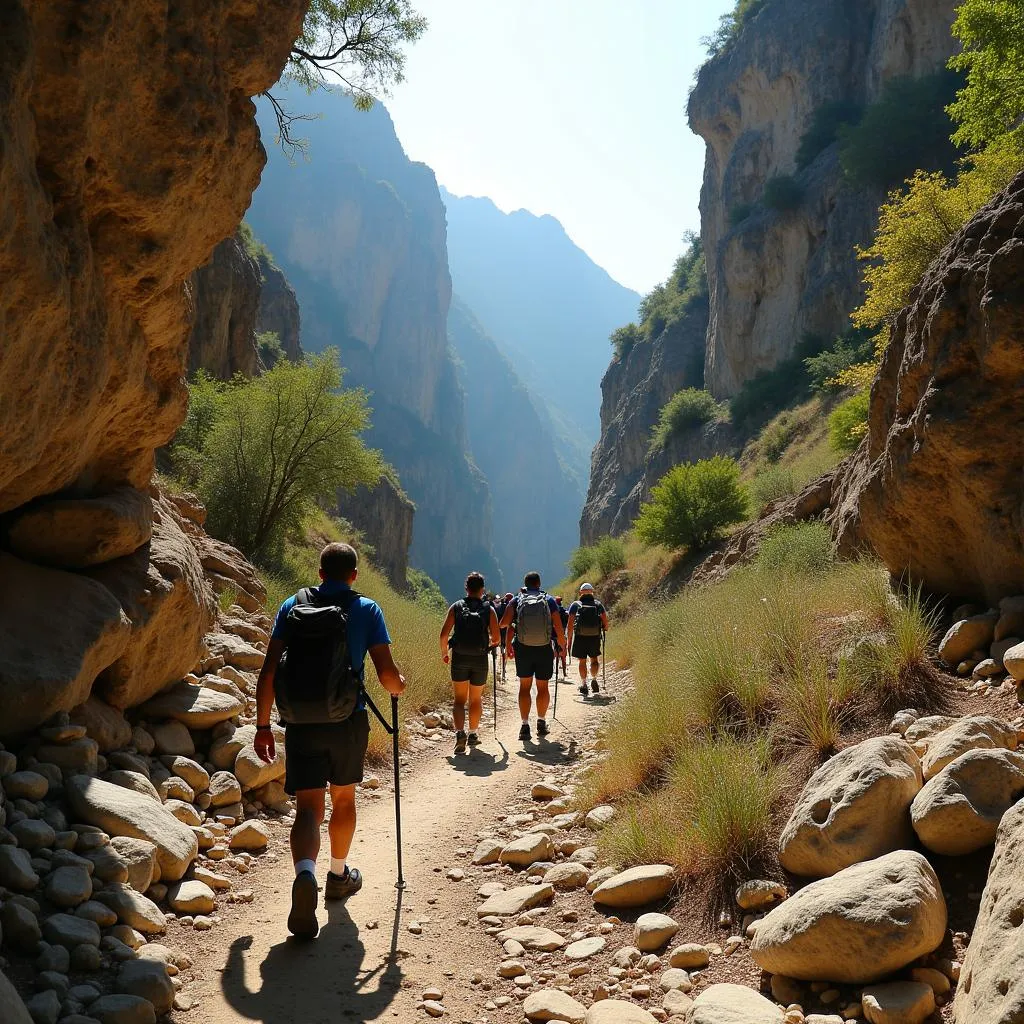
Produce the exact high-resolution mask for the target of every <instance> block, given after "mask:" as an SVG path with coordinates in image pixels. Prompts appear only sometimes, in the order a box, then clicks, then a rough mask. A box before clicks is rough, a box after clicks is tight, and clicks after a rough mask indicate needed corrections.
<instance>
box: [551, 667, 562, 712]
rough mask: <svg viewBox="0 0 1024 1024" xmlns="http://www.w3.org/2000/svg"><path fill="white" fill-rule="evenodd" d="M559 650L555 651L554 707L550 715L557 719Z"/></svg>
mask: <svg viewBox="0 0 1024 1024" xmlns="http://www.w3.org/2000/svg"><path fill="white" fill-rule="evenodd" d="M560 653H561V652H559V651H556V652H555V709H554V711H552V712H551V717H552V718H553V719H555V720H556V721H557V719H558V662H559V661H560V660H561V659H560Z"/></svg>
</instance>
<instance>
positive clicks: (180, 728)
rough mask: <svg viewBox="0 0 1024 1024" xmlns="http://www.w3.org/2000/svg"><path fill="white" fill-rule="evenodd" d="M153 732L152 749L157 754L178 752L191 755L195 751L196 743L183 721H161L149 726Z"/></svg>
mask: <svg viewBox="0 0 1024 1024" xmlns="http://www.w3.org/2000/svg"><path fill="white" fill-rule="evenodd" d="M150 732H151V733H152V734H153V749H154V750H155V751H156V752H157V753H158V754H179V755H181V756H182V757H191V756H192V755H193V754H194V753H195V752H196V745H195V743H194V742H193V740H192V735H191V733H189V731H188V727H187V726H186V725H185V724H184V723H183V722H174V721H171V722H161V723H160V724H159V725H154V726H151V727H150Z"/></svg>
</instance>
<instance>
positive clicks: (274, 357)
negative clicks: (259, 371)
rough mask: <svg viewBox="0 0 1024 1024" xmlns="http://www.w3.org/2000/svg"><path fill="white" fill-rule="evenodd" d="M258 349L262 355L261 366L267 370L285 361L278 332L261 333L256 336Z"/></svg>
mask: <svg viewBox="0 0 1024 1024" xmlns="http://www.w3.org/2000/svg"><path fill="white" fill-rule="evenodd" d="M256 349H257V351H258V352H259V355H260V365H261V366H262V367H263V369H265V370H269V369H271V368H272V367H274V366H276V365H277V364H278V363H279V362H280V361H281V360H282V359H284V349H283V348H282V347H281V337H280V335H279V334H278V333H277V331H260V332H259V333H258V334H257V335H256Z"/></svg>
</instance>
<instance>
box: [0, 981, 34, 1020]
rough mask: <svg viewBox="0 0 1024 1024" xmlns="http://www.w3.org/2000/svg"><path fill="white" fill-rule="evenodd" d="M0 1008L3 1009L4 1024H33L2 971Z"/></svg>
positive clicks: (16, 992) (15, 990)
mask: <svg viewBox="0 0 1024 1024" xmlns="http://www.w3.org/2000/svg"><path fill="white" fill-rule="evenodd" d="M0 1006H2V1007H3V1008H4V1024H34V1021H33V1019H32V1017H31V1016H29V1012H28V1010H26V1009H25V1004H24V1003H23V1002H22V1001H21V996H19V995H18V990H17V989H16V988H15V987H14V986H13V985H12V984H11V983H10V982H9V981H8V980H7V975H6V974H4V972H3V971H0Z"/></svg>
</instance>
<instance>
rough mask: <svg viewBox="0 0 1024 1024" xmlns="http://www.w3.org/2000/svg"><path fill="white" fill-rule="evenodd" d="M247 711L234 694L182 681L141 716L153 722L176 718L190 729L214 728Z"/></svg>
mask: <svg viewBox="0 0 1024 1024" xmlns="http://www.w3.org/2000/svg"><path fill="white" fill-rule="evenodd" d="M244 710H245V704H244V703H243V702H242V701H240V700H238V699H237V698H235V697H232V696H231V694H228V693H222V692H221V691H219V690H211V689H209V688H208V687H205V686H191V685H190V684H189V683H186V682H184V681H182V682H178V683H175V684H174V686H172V687H171V688H170V689H169V690H164V691H163V692H162V693H158V694H157V695H156V696H155V697H152V698H150V699H149V700H148V701H146V703H145V704H143V705H142V707H141V708H140V709H139V713H140V714H143V715H145V716H146V717H148V718H152V719H160V718H172V719H174V720H175V721H177V722H182V723H183V724H184V725H186V726H188V728H190V729H212V728H213V727H214V726H215V725H216V724H217V723H218V722H224V721H226V720H227V719H229V718H234V717H235V716H236V715H238V714H241V712H242V711H244Z"/></svg>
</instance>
